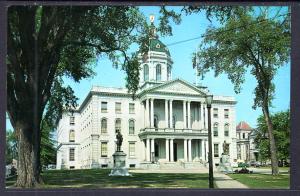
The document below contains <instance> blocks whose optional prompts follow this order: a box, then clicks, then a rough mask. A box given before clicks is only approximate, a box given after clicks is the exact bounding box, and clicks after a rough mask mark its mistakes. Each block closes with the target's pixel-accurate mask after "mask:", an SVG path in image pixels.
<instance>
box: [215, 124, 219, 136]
mask: <svg viewBox="0 0 300 196" xmlns="http://www.w3.org/2000/svg"><path fill="white" fill-rule="evenodd" d="M214 136H215V137H217V136H218V123H215V124H214Z"/></svg>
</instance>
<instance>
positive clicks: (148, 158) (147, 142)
mask: <svg viewBox="0 0 300 196" xmlns="http://www.w3.org/2000/svg"><path fill="white" fill-rule="evenodd" d="M146 151H147V155H146V161H150V154H151V152H150V139H149V138H147V140H146Z"/></svg>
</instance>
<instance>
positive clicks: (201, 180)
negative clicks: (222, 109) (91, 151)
mask: <svg viewBox="0 0 300 196" xmlns="http://www.w3.org/2000/svg"><path fill="white" fill-rule="evenodd" d="M109 173H110V170H109V169H89V170H88V169H86V170H52V171H46V172H44V173H42V178H43V180H44V182H45V184H44V185H43V186H42V187H41V188H208V175H207V174H190V173H189V174H183V173H180V174H176V173H174V174H172V173H132V176H108V174H109ZM6 183H7V184H6V185H7V186H11V185H13V182H6ZM9 184H10V185H9Z"/></svg>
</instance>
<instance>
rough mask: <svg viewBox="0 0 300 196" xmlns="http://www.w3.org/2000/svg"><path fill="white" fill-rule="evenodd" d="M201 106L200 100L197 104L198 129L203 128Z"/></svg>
mask: <svg viewBox="0 0 300 196" xmlns="http://www.w3.org/2000/svg"><path fill="white" fill-rule="evenodd" d="M201 108H202V103H201V102H200V105H199V116H198V118H199V128H200V129H203V123H202V113H201V111H202V110H201Z"/></svg>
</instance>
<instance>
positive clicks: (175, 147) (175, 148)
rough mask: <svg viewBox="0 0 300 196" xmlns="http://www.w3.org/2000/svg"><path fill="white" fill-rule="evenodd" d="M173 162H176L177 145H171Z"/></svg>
mask: <svg viewBox="0 0 300 196" xmlns="http://www.w3.org/2000/svg"><path fill="white" fill-rule="evenodd" d="M173 152H174V161H175V162H176V161H177V143H174V144H173Z"/></svg>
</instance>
